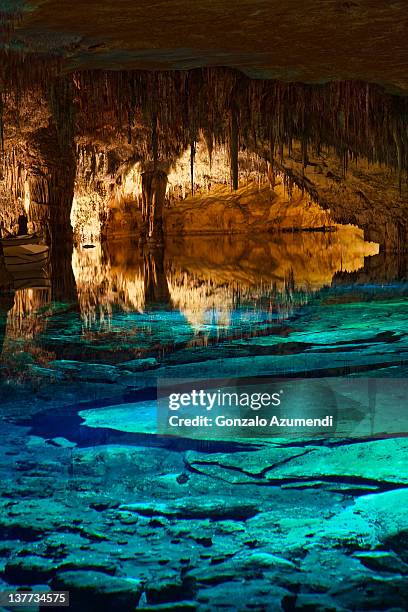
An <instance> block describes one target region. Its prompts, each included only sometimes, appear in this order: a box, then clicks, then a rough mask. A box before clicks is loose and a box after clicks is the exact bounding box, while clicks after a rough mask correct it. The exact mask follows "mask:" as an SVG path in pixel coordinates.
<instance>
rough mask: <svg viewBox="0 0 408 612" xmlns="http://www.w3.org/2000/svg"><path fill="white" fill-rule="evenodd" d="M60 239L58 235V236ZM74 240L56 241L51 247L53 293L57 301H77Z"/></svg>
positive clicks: (53, 297) (53, 298)
mask: <svg viewBox="0 0 408 612" xmlns="http://www.w3.org/2000/svg"><path fill="white" fill-rule="evenodd" d="M56 238H57V239H58V236H56ZM72 248H73V247H72V242H70V241H68V242H64V239H63V237H61V241H60V242H58V241H57V242H54V243H53V244H52V246H51V248H50V268H51V288H52V291H51V295H52V300H53V301H56V302H69V303H75V302H76V301H77V291H76V285H75V277H74V274H73V272H72Z"/></svg>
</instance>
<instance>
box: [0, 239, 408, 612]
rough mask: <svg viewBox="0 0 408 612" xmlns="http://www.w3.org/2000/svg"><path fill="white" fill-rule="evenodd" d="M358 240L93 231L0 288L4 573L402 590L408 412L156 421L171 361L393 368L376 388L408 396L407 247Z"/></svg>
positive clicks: (142, 586)
mask: <svg viewBox="0 0 408 612" xmlns="http://www.w3.org/2000/svg"><path fill="white" fill-rule="evenodd" d="M226 240H227V239H226ZM310 240H312V241H314V248H316V249H318V250H319V253H320V255H319V257H320V259H319V265H318V266H315V267H314V266H313V261H312V262H311V258H310V249H311V243H310V242H309V241H310ZM333 240H334V243H333ZM340 243H341V241H338V240H337V239H333V237H328V236H321V235H318V236H317V237H315V236H313V237H312V238H310V237H305V238H302V237H299V236H287V237H284V238H281V239H280V241H279V242H278V243H275V250H274V249H273V248H272V247H271V246H270V245H269V246H268V249H270V250H267V249H259V248H258V246H259V245H250V247H249V248H248V249H246V253H245V255H242V252H240V254H239V257H238V256H237V257H236V258H234V253H235V250H234V249H235V247H234V242H233V240H232V239H229V241H227V242H226V243H223V244H221V245H220V244H219V243H218V245H216V246H214V243H213V242H211V241H208V242H207V243H205V241H204V240H203V241H202V244H201V245H199V246H195V247H194V248H193V246H192V245H191V243H188V242H187V244H184V245H182V246H181V247H180V249H179V251H177V248H178V246H177V245H170V247H169V248H168V249H167V250H166V252H165V253H148V254H146V253H144V254H143V253H139V251H138V250H137V247H136V246H135V245H133V243H129V242H123V241H122V242H118V243H113V244H110V245H105V246H103V247H101V246H100V245H96V246H95V248H94V249H82V248H80V247H78V248H77V249H75V250H74V253H73V257H72V268H71V267H70V265H68V266H65V268H64V267H63V266H62V267H61V268H64V269H68V273H67V275H66V276H65V277H64V276H63V277H58V278H55V276H54V277H53V275H52V270H51V271H49V272H48V273H47V274H48V276H47V274H45V275H44V277H46V280H47V282H44V283H43V286H42V287H41V288H35V287H31V288H30V287H27V288H25V289H21V290H16V291H15V292H11V293H8V294H7V296H4V295H3V297H2V328H1V329H2V353H1V384H0V394H1V395H0V397H1V418H2V430H1V434H0V435H1V454H0V474H1V477H2V495H1V499H0V512H1V514H0V532H1V534H2V539H3V540H4V542H3V544H2V545H1V548H0V571H1V578H0V580H1V581H2V582H3V583H4V584H3V586H6V585H14V586H24V585H30V586H32V587H38V588H39V587H40V586H41V588H45V589H49V588H57V587H58V588H62V587H64V589H65V590H71V591H72V592H73V593H74V595H75V598H76V599H74V600H73V601H74V604H73V605H74V606H76V608H75V607H74V609H85V607H84V606H85V605H86V608H87V609H95V610H96V609H98V610H100V609H118V610H119V609H120V610H133V609H136V606H138V607H140V608H143V607H144V608H146V607H148V609H152V607H154V606H156V608H154V609H171V607H172V606H173V607H174V606H176V604H177V606H180V607H179V608H173V609H199V610H213V609H214V610H218V609H225V610H236V609H238V610H241V609H242V610H250V609H252V610H279V609H282V610H291V609H302V610H305V609H338V610H349V609H350V610H357V609H358V610H370V609H372V610H387V609H391V608H393V609H406V607H405V601H406V600H407V599H406V582H405V578H404V577H405V575H406V574H407V573H408V565H407V563H408V552H407V551H408V549H407V547H406V533H408V523H407V518H406V516H405V513H404V512H403V508H404V507H405V504H406V501H407V499H406V498H407V489H406V487H407V484H408V473H407V468H406V456H407V455H406V451H407V450H408V448H407V443H406V442H405V437H404V436H401V435H400V434H403V433H404V431H403V430H401V431H399V430H398V427H396V428H394V430H393V434H392V435H391V434H390V435H389V436H387V435H381V436H380V438H379V439H375V438H372V437H369V436H362V437H356V436H355V437H350V439H346V438H345V437H336V438H333V439H330V438H329V439H328V438H327V437H326V438H325V439H321V438H320V437H313V436H312V437H309V438H308V439H305V438H301V439H300V440H293V439H291V438H290V437H289V438H282V437H280V438H278V439H275V440H262V441H260V440H258V439H251V437H248V438H246V439H236V440H234V439H233V436H229V437H228V436H226V439H225V440H216V441H214V440H206V437H205V435H204V434H203V435H200V436H198V438H197V436H196V437H194V436H192V438H191V439H189V438H188V437H184V438H180V439H169V438H161V437H160V436H157V431H156V430H155V417H154V415H153V411H154V410H155V394H156V387H157V383H158V381H160V380H161V379H169V378H170V379H186V378H193V379H219V378H220V377H222V378H230V379H233V380H235V381H236V380H240V379H242V378H244V377H245V378H248V377H268V379H275V378H276V379H293V378H297V377H300V378H303V379H304V378H306V379H310V378H324V379H327V380H329V379H334V378H336V377H337V378H339V377H346V378H361V379H364V380H366V379H370V378H372V379H376V380H377V379H378V380H381V381H385V380H389V381H391V382H390V383H385V382H382V383H380V384H379V385H377V386H378V388H379V391H378V393H379V395H378V397H381V401H380V400H378V405H377V407H378V406H380V408H381V410H385V412H386V411H387V406H388V408H393V409H395V408H396V403H398V402H399V403H400V404H401V405H399V404H398V406H397V408H398V410H396V413H398V414H400V413H401V412H402V413H404V411H405V409H406V407H407V406H406V396H404V394H403V393H402V394H401V393H400V395H398V387H399V388H400V389H401V388H402V387H401V384H402V383H400V382H398V381H401V380H402V381H404V379H405V378H406V375H407V367H408V301H407V295H408V283H407V282H406V277H404V272H403V270H404V268H403V266H401V261H398V262H396V261H395V258H393V257H391V256H387V257H386V256H385V255H373V256H371V257H366V258H365V259H364V256H363V255H362V254H361V253H362V249H361V244H359V246H358V252H357V254H355V255H353V256H351V255H350V253H349V256H348V259H347V256H346V255H347V254H346V250H347V249H348V250H349V251H350V249H351V246H350V243H349V242H348V243H347V245H344V248H339V245H340V246H341V244H340ZM203 244H204V246H203ZM272 246H273V245H272ZM223 252H224V253H226V256H225V257H223ZM237 252H238V249H237ZM326 253H327V255H325V254H326ZM345 260H347V262H348V263H347V266H348V270H347V269H344V267H345V264H344V262H345ZM68 263H69V264H71V262H70V261H69V262H68ZM54 269H55V266H54ZM64 295H65V296H67V297H64ZM394 379H395V381H396V385H395V386H393V383H392V381H393V380H394ZM387 384H389V386H387ZM385 390H386V391H385ZM381 391H382V392H383V395H381ZM396 398H399V399H396ZM364 409H365V408H364V406H363V407H362V406H359V413H358V414H359V419H360V420H363V419H364V416H365V415H364ZM384 427H385V426H384V425H383V424H382V429H380V431H382V432H383V433H384V434H386V433H387V432H384ZM319 568H320V569H319ZM322 568H323V571H322ZM106 585H108V586H106ZM104 593H105V596H106V597H107V599H104V598H103V597H104V595H103V594H104ZM101 594H102V595H101ZM232 594H239V601H234V602H232V601H231V597H232ZM101 597H102V599H101ZM86 598H88V599H87V600H86ZM85 600H86V602H87V603H86V604H85V603H84V602H85ZM75 602H76V603H75ZM107 602H109V604H108V603H107ZM160 605H161V606H165V605H168V606H169V608H160V607H157V606H160ZM149 606H150V607H149ZM183 606H184V607H183Z"/></svg>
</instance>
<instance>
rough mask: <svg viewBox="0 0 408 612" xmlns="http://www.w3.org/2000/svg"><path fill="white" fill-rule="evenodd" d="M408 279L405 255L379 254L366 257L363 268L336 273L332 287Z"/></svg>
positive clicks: (407, 264)
mask: <svg viewBox="0 0 408 612" xmlns="http://www.w3.org/2000/svg"><path fill="white" fill-rule="evenodd" d="M407 279H408V256H407V255H406V254H405V253H384V252H382V253H379V254H378V255H375V256H374V257H366V258H365V260H364V266H363V267H362V268H360V269H358V270H356V271H349V272H337V273H336V274H335V275H334V278H333V285H351V284H366V283H367V284H369V283H375V284H382V283H384V284H387V283H392V282H394V281H401V280H402V281H403V280H405V281H406V280H407Z"/></svg>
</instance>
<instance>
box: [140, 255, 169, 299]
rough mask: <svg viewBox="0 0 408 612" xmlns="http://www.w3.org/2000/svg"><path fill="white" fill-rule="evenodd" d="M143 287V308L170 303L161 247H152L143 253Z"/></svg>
mask: <svg viewBox="0 0 408 612" xmlns="http://www.w3.org/2000/svg"><path fill="white" fill-rule="evenodd" d="M144 289H145V308H155V307H156V308H157V307H163V306H169V305H170V293H169V287H168V283H167V276H166V271H165V269H164V252H163V249H152V250H149V251H148V252H146V253H144Z"/></svg>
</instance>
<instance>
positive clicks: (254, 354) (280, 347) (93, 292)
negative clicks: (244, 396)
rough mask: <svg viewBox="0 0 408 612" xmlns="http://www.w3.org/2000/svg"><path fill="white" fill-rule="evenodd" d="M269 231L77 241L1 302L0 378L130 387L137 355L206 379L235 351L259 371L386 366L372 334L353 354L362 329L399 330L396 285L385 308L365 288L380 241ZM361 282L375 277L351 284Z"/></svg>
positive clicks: (235, 365)
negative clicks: (45, 275)
mask: <svg viewBox="0 0 408 612" xmlns="http://www.w3.org/2000/svg"><path fill="white" fill-rule="evenodd" d="M267 238H268V239H265V240H264V241H263V240H261V239H259V240H258V241H251V240H249V239H248V238H247V237H243V236H234V237H231V236H228V237H227V236H225V237H220V236H218V237H217V238H216V239H214V238H204V237H200V238H197V237H196V238H194V239H193V238H184V239H178V240H174V241H172V242H170V241H168V242H167V243H166V248H165V250H160V249H153V250H144V252H142V251H141V249H140V248H139V247H138V245H137V243H136V242H135V241H132V240H131V239H128V240H121V241H111V242H108V243H105V244H103V245H101V244H96V245H95V247H94V248H84V247H81V246H77V247H75V248H74V251H73V255H72V268H71V267H70V268H68V266H67V265H66V262H65V263H64V266H63V268H59V270H60V272H61V271H65V272H66V274H60V275H59V277H58V279H57V280H58V282H56V279H55V278H51V282H50V287H48V288H45V289H44V288H43V289H40V288H37V289H35V288H26V289H24V290H17V291H15V292H14V296H13V301H12V303H10V304H8V305H6V310H4V309H3V315H2V316H3V322H5V320H6V317H7V326H6V328H5V329H3V331H4V332H5V340H4V345H3V351H2V372H3V380H4V373H5V376H6V379H7V380H8V381H10V380H16V381H17V380H18V381H20V383H21V382H24V384H26V383H27V384H33V385H37V386H38V385H41V386H42V385H44V387H45V388H47V386H48V385H49V384H50V381H51V382H57V381H59V380H71V377H72V376H74V375H75V376H79V375H81V376H82V377H83V378H84V379H85V380H87V381H90V382H94V383H96V382H97V381H99V382H105V381H106V380H108V382H110V383H112V382H113V381H119V380H120V381H121V384H122V385H123V388H126V385H128V384H130V385H133V384H136V382H135V381H136V378H135V377H134V376H136V374H135V375H134V376H133V374H130V373H129V371H128V369H129V368H130V371H131V372H133V371H137V370H138V368H139V367H141V368H142V369H143V366H141V365H139V364H138V360H140V358H146V357H148V358H149V359H148V361H149V360H150V361H149V365H147V366H146V367H149V368H150V367H153V368H156V367H157V368H160V372H163V370H162V368H168V367H170V368H172V369H171V375H173V373H174V372H175V371H176V372H177V371H178V372H179V373H181V374H182V375H183V376H185V375H194V376H196V375H201V376H204V377H211V376H213V375H214V374H219V371H218V369H217V367H216V365H215V364H214V365H211V363H214V360H215V361H216V360H222V364H221V365H222V368H223V371H224V369H225V372H226V373H227V374H228V375H233V376H235V375H237V373H239V371H240V369H241V368H242V367H243V365H242V363H241V361H240V360H242V359H244V360H245V359H248V363H246V362H245V368H249V370H250V371H252V370H251V368H252V369H253V372H254V374H257V375H258V374H259V373H262V372H264V373H266V374H268V375H269V374H270V373H271V372H273V371H276V372H278V371H279V372H284V373H287V372H291V373H292V374H293V373H295V372H299V373H301V374H302V372H303V373H304V372H305V371H306V369H311V371H316V372H318V373H319V375H320V373H321V371H322V368H323V369H324V368H334V369H335V370H336V375H340V374H341V373H340V372H339V371H337V369H338V368H345V367H346V366H347V368H351V367H352V368H359V367H363V368H367V367H374V368H375V367H377V366H376V365H375V364H376V363H377V362H378V360H379V359H385V361H386V362H387V363H388V362H389V356H388V355H387V356H386V357H384V358H383V357H380V356H378V355H383V354H384V355H385V354H386V352H387V350H388V349H387V348H386V347H382V348H381V353H379V352H378V347H375V346H374V344H370V342H368V343H367V346H366V345H364V351H365V353H364V355H363V354H362V352H361V351H362V347H363V344H362V339H361V337H363V338H365V337H366V335H367V334H372V329H373V325H374V326H376V325H377V324H378V328H379V329H381V330H383V332H384V334H383V335H382V336H381V338H382V340H381V341H382V342H383V341H384V339H388V338H391V336H392V334H394V331H392V330H395V329H399V326H402V325H405V323H404V324H403V323H402V321H405V318H404V317H405V316H406V314H405V309H404V304H405V302H403V301H401V295H402V296H403V294H404V292H405V291H406V287H405V286H403V285H401V287H400V285H395V286H393V285H391V286H390V288H389V290H387V291H388V294H389V295H392V296H395V300H396V301H395V303H393V308H392V311H390V309H389V304H388V302H387V300H388V294H387V296H386V297H385V299H384V298H383V297H382V296H384V290H383V289H382V288H381V287H379V286H378V285H376V284H375V279H376V277H377V276H378V274H379V267H380V266H381V262H383V266H384V269H386V270H394V269H396V268H395V265H393V264H392V262H391V261H390V259H389V256H385V255H384V254H380V255H379V254H377V255H373V254H374V253H376V251H377V246H376V245H374V244H371V243H365V242H364V241H363V240H362V237H361V235H359V234H358V233H355V232H353V231H352V230H351V229H350V228H347V229H345V230H341V231H338V232H333V233H329V234H321V233H303V234H300V233H299V234H297V233H295V234H280V235H274V236H269V237H267ZM370 262H374V264H372V263H370ZM51 264H52V262H51ZM371 266H374V267H373V270H374V273H373V275H372V274H371V273H370V267H371ZM400 267H401V265H400V264H399V265H398V269H400ZM55 270H56V268H55V267H52V265H51V272H52V275H53V274H54V273H55ZM360 276H361V277H362V278H363V279H364V278H368V277H369V278H370V279H371V281H370V282H372V281H374V284H371V285H370V284H369V285H368V286H367V287H366V289H363V291H360V290H358V289H357V290H356V284H357V283H358V278H359V277H360ZM72 279H74V287H75V294H74V295H73V294H72V293H73V292H72ZM391 280H393V279H391ZM363 282H364V281H363ZM339 285H342V286H341V287H340V286H339ZM396 287H397V288H396ZM398 287H400V289H399V288H398ZM57 288H58V291H59V295H60V298H59V299H58V300H57V299H56V297H57V291H56V289H57ZM397 289H398V290H397ZM64 291H65V293H64ZM401 292H402V293H401ZM377 300H378V304H379V308H376V307H375V304H376V303H377ZM369 302H372V304H371V305H370V303H369ZM343 305H344V306H346V308H345V309H343V308H342V306H343ZM362 309H363V310H362ZM7 311H8V312H7ZM362 312H364V315H363V316H362V314H361V313H362ZM390 312H391V314H392V317H391V315H390ZM381 317H382V318H381ZM374 321H375V323H374ZM381 321H382V322H381ZM3 328H4V325H3ZM390 330H391V331H390ZM345 338H347V339H348V340H347V342H349V343H350V342H351V343H352V342H354V340H355V339H357V340H356V342H357V341H358V344H357V345H356V346H358V351H357V350H356V351H353V350H351V349H350V350H349V349H348V348H346V349H345V348H343V345H344V344H345ZM347 342H346V344H347ZM337 344H338V348H336V346H337ZM214 345H216V346H214ZM207 346H208V347H210V348H208V349H207ZM371 346H373V347H374V348H375V350H374V352H372V350H371V348H370V347H371ZM344 350H346V351H347V356H346V355H345V353H344ZM337 353H338V355H337ZM135 360H136V362H137V363H136V362H135ZM336 360H337V361H336ZM198 364H201V365H198ZM240 364H241V365H240ZM251 364H253V365H251ZM333 364H334V365H333ZM336 364H337V365H336ZM345 364H346V365H345ZM347 364H348V365H347ZM373 364H374V365H373ZM100 366H102V370H101V368H100ZM178 366H180V368H179V369H178V370H177V368H178ZM82 368H85V369H84V371H83V372H82ZM103 368H108V369H103ZM174 368H176V370H174ZM305 368H306V369H305ZM336 368H337V369H336ZM80 370H81V372H82V373H81V374H79V372H80ZM249 370H248V371H249ZM186 372H188V374H186ZM73 373H74V374H73ZM122 374H123V376H122ZM161 375H163V374H161ZM285 375H286V374H285ZM302 375H303V374H302ZM105 377H107V379H106V378H105ZM100 389H101V392H102V390H103V386H102V387H101V388H100ZM70 392H71V391H70ZM92 393H93V391H92Z"/></svg>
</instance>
